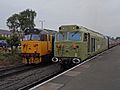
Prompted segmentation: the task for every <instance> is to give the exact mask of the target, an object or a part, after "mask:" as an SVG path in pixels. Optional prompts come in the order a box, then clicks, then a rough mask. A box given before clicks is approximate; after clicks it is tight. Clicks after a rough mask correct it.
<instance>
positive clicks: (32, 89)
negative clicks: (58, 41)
mask: <svg viewBox="0 0 120 90" xmlns="http://www.w3.org/2000/svg"><path fill="white" fill-rule="evenodd" d="M107 51H108V50H107ZM104 52H106V51H104ZM104 52H102V53H100V54H97V55H96V56H94V57H92V58H90V59H87V60H86V61H84V62H82V63H80V64H78V65H76V66H74V67H72V68H70V69H68V70H67V71H64V72H62V73H60V74H58V75H57V76H54V77H53V78H51V79H49V80H47V81H45V82H43V83H41V84H38V85H36V86H34V87H33V88H31V89H29V90H34V89H36V88H38V87H40V86H42V85H44V84H46V83H48V82H50V81H52V80H53V79H55V78H57V77H59V76H61V75H63V74H65V73H67V72H69V71H71V70H73V69H75V68H77V67H79V66H81V65H83V64H84V63H86V62H88V61H90V60H92V59H94V58H96V57H98V56H100V55H102V54H103V53H104Z"/></svg>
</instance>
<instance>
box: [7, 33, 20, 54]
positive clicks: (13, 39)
mask: <svg viewBox="0 0 120 90" xmlns="http://www.w3.org/2000/svg"><path fill="white" fill-rule="evenodd" d="M7 43H8V45H9V46H10V47H11V50H12V53H13V52H14V49H13V47H14V46H15V51H16V50H17V48H18V46H19V44H20V38H19V37H18V35H17V34H16V33H14V34H12V35H11V36H10V38H8V39H7Z"/></svg>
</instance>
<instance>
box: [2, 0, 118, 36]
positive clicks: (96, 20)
mask: <svg viewBox="0 0 120 90" xmlns="http://www.w3.org/2000/svg"><path fill="white" fill-rule="evenodd" d="M27 8H29V9H32V10H35V11H36V12H37V17H36V19H35V23H36V27H39V28H40V27H41V24H40V22H39V20H45V22H44V28H48V29H55V30H58V27H59V26H60V25H64V24H77V25H79V26H81V25H82V26H85V27H87V28H90V29H92V30H95V31H98V32H100V33H103V34H105V35H110V36H114V37H115V36H120V0H0V29H8V28H7V27H6V19H7V18H8V17H9V16H11V15H12V14H14V13H19V12H21V11H23V10H25V9H27Z"/></svg>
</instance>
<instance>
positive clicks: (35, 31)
mask: <svg viewBox="0 0 120 90" xmlns="http://www.w3.org/2000/svg"><path fill="white" fill-rule="evenodd" d="M40 32H41V30H39V29H35V28H34V29H26V30H25V31H24V35H28V34H39V33H40Z"/></svg>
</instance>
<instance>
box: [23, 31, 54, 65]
mask: <svg viewBox="0 0 120 90" xmlns="http://www.w3.org/2000/svg"><path fill="white" fill-rule="evenodd" d="M43 32H44V31H43V30H38V29H32V30H30V29H27V30H26V31H25V35H24V39H23V41H21V51H22V58H23V63H24V64H38V63H41V62H46V61H50V58H52V56H53V52H52V48H53V47H52V35H50V34H48V33H47V32H44V33H43Z"/></svg>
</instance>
